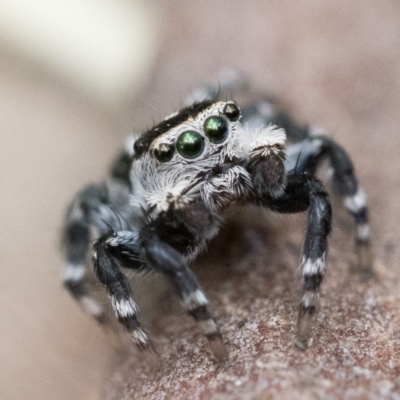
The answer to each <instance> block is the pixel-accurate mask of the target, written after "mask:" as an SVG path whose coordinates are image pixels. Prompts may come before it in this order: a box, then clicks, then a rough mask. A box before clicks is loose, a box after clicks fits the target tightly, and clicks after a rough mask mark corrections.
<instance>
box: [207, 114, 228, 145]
mask: <svg viewBox="0 0 400 400" xmlns="http://www.w3.org/2000/svg"><path fill="white" fill-rule="evenodd" d="M204 133H205V134H206V136H207V137H208V138H209V139H210V142H212V143H222V142H223V141H224V140H225V139H226V138H227V137H228V134H229V129H228V124H227V122H226V120H225V118H222V117H208V118H207V119H206V121H205V122H204Z"/></svg>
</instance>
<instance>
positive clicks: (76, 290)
mask: <svg viewBox="0 0 400 400" xmlns="http://www.w3.org/2000/svg"><path fill="white" fill-rule="evenodd" d="M120 223H121V221H120V220H119V217H118V216H117V214H116V213H115V212H114V211H113V210H112V208H111V207H110V204H109V199H108V197H107V189H106V188H105V187H103V186H101V185H94V184H92V185H87V186H85V187H84V188H83V189H82V190H81V191H80V192H79V193H78V194H77V195H76V197H75V199H74V200H73V202H72V203H71V205H70V207H69V209H68V212H67V215H66V220H65V226H64V230H63V248H64V258H65V264H64V272H63V283H64V286H65V287H66V289H67V290H68V291H69V293H70V294H71V295H72V297H73V298H74V299H75V300H76V301H77V302H78V303H79V305H80V306H81V308H82V309H83V310H84V311H85V312H86V313H87V314H89V315H91V316H93V317H94V318H95V319H96V320H97V321H98V322H100V323H103V322H105V321H106V320H107V316H106V314H105V312H104V310H103V307H102V306H101V304H100V303H99V302H98V301H97V300H96V299H95V298H94V297H93V296H92V295H91V293H90V291H91V290H90V289H91V288H90V285H88V276H87V265H88V261H89V260H88V255H89V251H90V249H91V247H92V241H93V240H94V237H93V233H94V232H96V233H97V234H104V233H106V232H108V230H109V226H114V227H115V226H119V225H120Z"/></svg>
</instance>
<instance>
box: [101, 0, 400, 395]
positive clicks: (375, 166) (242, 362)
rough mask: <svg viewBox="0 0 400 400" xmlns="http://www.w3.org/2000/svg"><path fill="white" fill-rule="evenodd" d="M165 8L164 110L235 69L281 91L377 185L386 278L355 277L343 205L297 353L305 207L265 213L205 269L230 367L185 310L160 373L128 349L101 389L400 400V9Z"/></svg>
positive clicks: (165, 318) (229, 235) (161, 340)
mask: <svg viewBox="0 0 400 400" xmlns="http://www.w3.org/2000/svg"><path fill="white" fill-rule="evenodd" d="M164 6H165V13H166V15H165V17H166V21H167V24H166V26H165V35H164V45H163V47H162V51H161V53H160V56H159V62H158V63H157V67H156V69H155V71H154V79H153V81H152V85H151V87H149V88H148V92H147V97H148V98H149V99H150V100H149V101H150V102H151V103H152V104H155V106H156V108H157V109H158V110H161V111H158V112H159V114H160V116H162V115H164V110H165V111H171V105H172V104H179V103H178V101H179V99H180V98H182V97H183V96H184V94H185V93H186V89H185V88H188V89H189V88H190V87H192V86H193V85H194V83H196V82H198V83H200V82H204V81H209V79H210V76H215V74H216V72H217V71H218V70H219V69H220V68H221V67H225V66H229V67H235V68H238V69H240V70H243V71H245V72H247V73H248V74H249V75H250V76H252V77H253V78H254V80H255V82H256V83H257V84H259V85H260V86H261V87H264V88H266V89H268V90H270V91H272V92H273V93H275V94H276V95H277V96H278V98H279V99H280V100H282V101H283V102H284V103H286V105H287V107H288V108H289V109H290V110H291V112H292V114H294V115H296V116H297V118H298V119H299V120H301V121H307V122H311V123H314V124H317V125H319V126H324V127H325V128H327V129H328V130H329V131H331V132H333V136H334V137H335V138H336V139H337V140H338V141H339V142H340V143H341V144H343V145H344V147H345V148H346V149H347V150H348V152H349V153H350V154H351V155H352V157H353V160H354V162H355V165H356V168H357V171H358V175H359V178H360V181H361V182H362V184H363V186H364V187H365V189H366V192H367V194H368V199H369V204H370V208H371V220H372V233H373V244H374V253H375V257H376V261H375V265H374V268H375V272H376V276H375V278H374V279H372V280H370V281H368V282H364V281H362V279H360V276H359V275H357V274H356V273H352V271H351V265H352V261H353V253H352V236H351V229H350V228H349V227H348V225H347V224H346V222H345V221H346V219H345V217H344V216H343V213H342V212H341V209H340V205H338V204H336V206H335V211H336V212H335V224H334V232H333V237H332V240H331V251H330V255H329V272H328V274H327V276H326V279H325V282H324V284H323V290H322V292H323V294H322V301H321V303H322V304H321V312H320V313H319V315H318V319H317V323H316V330H315V334H314V342H313V344H312V346H311V347H310V348H309V349H308V350H307V351H306V352H302V351H299V350H298V349H297V348H295V347H294V345H293V332H294V325H295V321H296V311H297V302H298V299H299V278H298V276H297V274H296V269H297V265H298V260H299V258H298V257H299V252H300V248H301V243H302V236H301V235H302V229H303V228H302V226H303V225H302V224H303V222H304V219H303V217H290V218H287V219H285V220H283V226H284V229H281V230H279V229H278V228H277V227H276V226H275V227H274V228H268V221H267V219H265V220H264V222H263V221H262V218H261V219H260V218H258V217H257V219H256V220H257V221H258V222H257V225H256V226H255V225H254V220H255V218H254V217H253V218H251V217H249V218H248V221H253V222H249V223H244V224H242V222H243V221H242V222H241V223H237V224H236V225H228V226H227V228H226V229H225V233H223V234H222V235H221V237H220V238H219V239H217V240H216V242H215V243H214V244H213V245H212V246H211V249H210V254H209V256H208V257H205V258H202V259H201V260H200V261H199V262H198V263H197V267H196V271H197V272H198V274H199V278H200V280H201V282H202V284H203V287H204V288H205V289H206V291H207V293H208V294H209V297H210V300H211V304H212V309H213V312H214V315H215V317H216V319H217V321H218V322H219V324H220V326H221V329H222V332H223V334H224V339H225V341H226V343H227V346H228V349H229V351H230V354H231V364H230V365H229V366H228V367H224V368H222V367H219V366H218V365H217V364H216V363H215V361H214V359H213V357H212V354H211V353H210V351H209V349H208V347H207V343H206V341H205V340H204V339H203V338H202V337H201V335H200V334H199V332H198V331H197V329H196V327H195V326H194V323H193V322H192V321H191V320H190V319H189V318H188V317H186V316H185V315H184V314H183V313H182V312H181V311H176V310H179V309H176V308H175V313H172V314H171V313H170V314H169V315H166V314H162V313H160V315H159V317H158V319H157V324H154V326H153V328H152V329H153V332H154V339H155V342H156V344H157V348H158V350H159V352H160V355H161V359H162V363H163V366H162V368H163V369H162V371H161V372H160V373H158V374H156V375H155V376H154V375H153V374H152V372H151V370H150V368H149V367H148V366H147V365H146V364H145V363H143V360H141V359H140V357H138V356H137V355H136V354H134V353H132V354H128V355H127V358H125V361H123V362H121V363H118V365H116V366H115V368H114V369H113V371H112V372H111V378H110V379H109V380H108V382H107V383H106V384H105V387H104V390H103V397H102V398H103V399H104V400H114V399H115V400H116V399H142V398H146V399H254V400H255V399H260V400H261V399H272V398H277V399H278V398H279V399H314V398H315V399H343V398H346V399H381V398H388V399H389V398H390V399H399V398H400V378H399V374H400V359H399V355H400V354H399V346H400V337H399V333H398V329H399V322H400V316H399V308H400V299H399V297H400V294H399V289H398V287H399V276H400V270H399V265H398V263H397V260H398V256H399V246H398V240H399V236H400V229H399V226H398V219H399V217H400V208H399V206H398V198H399V195H400V193H399V192H400V186H399V172H400V158H399V157H398V148H399V145H400V135H399V126H400V113H399V110H400V69H399V65H400V3H398V2H396V1H384V2H377V1H352V2H348V1H345V0H342V1H337V2H315V1H311V0H310V1H302V2H294V1H280V2H255V1H254V2H242V1H230V2H223V1H219V2H212V1H207V2H204V1H201V2H200V1H191V2H168V3H166V4H164ZM157 103H158V104H157ZM146 104H148V102H146V101H142V102H141V106H139V109H142V108H143V112H145V106H146ZM146 113H148V110H147V111H146ZM244 219H246V218H244ZM153 301H154V299H153ZM155 303H156V304H157V300H155ZM161 303H164V300H163V301H161V300H159V304H161ZM164 308H165V304H164ZM167 308H168V307H167Z"/></svg>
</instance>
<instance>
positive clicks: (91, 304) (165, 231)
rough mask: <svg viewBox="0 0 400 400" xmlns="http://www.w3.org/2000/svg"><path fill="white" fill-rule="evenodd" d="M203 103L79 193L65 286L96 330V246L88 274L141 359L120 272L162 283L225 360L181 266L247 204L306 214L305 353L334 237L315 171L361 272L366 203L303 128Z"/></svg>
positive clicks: (253, 108)
mask: <svg viewBox="0 0 400 400" xmlns="http://www.w3.org/2000/svg"><path fill="white" fill-rule="evenodd" d="M203 93H204V91H203ZM208 97H209V99H206V100H203V101H199V102H193V103H192V104H190V105H189V106H187V107H186V108H184V109H182V110H181V111H179V112H178V113H176V114H174V115H172V116H170V117H168V118H166V119H165V120H163V121H162V122H161V123H159V124H158V125H156V126H155V127H153V128H152V129H150V130H148V131H147V132H145V133H143V134H142V135H141V136H140V137H139V138H138V139H137V140H136V141H135V143H134V145H133V143H131V144H130V146H128V147H127V148H126V149H125V150H124V151H123V152H122V153H121V154H120V156H119V157H118V158H117V159H116V161H115V162H114V164H113V166H112V169H111V174H110V175H111V176H110V179H109V180H108V181H107V184H106V185H88V186H86V187H84V188H83V189H82V190H81V191H80V192H79V193H78V195H77V196H76V197H75V199H74V201H73V202H72V203H71V205H70V207H69V209H68V213H67V218H66V226H65V230H64V243H65V257H66V266H65V271H64V282H65V285H66V287H67V288H68V289H69V291H70V292H71V294H72V295H73V296H74V297H75V299H76V300H77V301H78V302H79V303H80V304H81V305H82V307H83V308H84V310H85V311H87V312H88V313H90V314H91V315H93V316H94V317H95V318H97V319H98V321H99V322H104V320H105V313H104V310H103V308H102V306H101V305H100V304H99V303H98V302H97V301H96V300H94V299H93V298H92V297H91V296H90V293H88V290H87V285H86V282H85V270H86V259H87V254H88V252H89V250H90V248H91V243H93V241H94V245H93V249H92V250H93V255H92V263H93V265H94V270H95V273H96V275H97V277H98V279H99V281H100V282H101V283H102V284H103V285H104V286H105V288H106V290H107V293H108V296H109V299H110V303H111V306H112V308H113V310H114V313H115V316H116V318H117V319H118V320H119V322H120V323H121V324H122V325H123V326H124V327H125V328H126V330H127V331H128V332H129V334H130V335H131V337H132V339H133V342H134V343H135V345H136V346H137V347H138V348H139V349H141V350H145V349H148V350H151V349H152V344H151V342H150V340H149V338H148V336H147V335H146V333H145V332H144V331H143V330H142V328H141V325H140V322H139V320H138V318H137V315H138V307H137V306H136V304H135V302H134V299H133V297H132V295H131V288H130V284H129V282H128V279H127V278H126V276H125V275H124V273H123V272H122V270H121V266H123V267H125V268H131V269H141V268H143V266H144V267H145V268H148V269H149V270H153V271H157V272H159V273H161V274H163V275H164V276H166V277H167V278H168V279H169V280H170V281H171V282H172V284H173V285H174V287H175V288H176V290H177V292H178V293H179V295H180V297H181V299H182V303H183V306H184V307H185V309H186V310H187V312H188V313H189V314H190V315H192V316H193V318H194V319H195V321H196V322H197V323H198V326H199V328H200V329H201V331H202V332H203V333H204V335H205V336H206V337H207V338H208V340H209V342H210V344H211V346H212V348H213V350H214V353H215V354H216V356H217V357H218V358H220V359H226V358H227V356H228V355H227V351H226V348H225V345H224V343H223V341H222V336H221V333H220V330H219V328H218V325H217V323H216V322H215V321H214V320H213V319H212V317H211V315H210V313H209V311H208V307H207V304H208V301H207V297H206V295H205V293H204V292H203V290H202V288H201V287H200V284H199V282H198V280H197V278H196V276H195V275H194V273H193V272H192V270H191V268H190V266H189V265H190V262H191V261H192V260H193V259H194V258H195V257H196V256H197V254H198V253H199V252H200V251H201V250H202V249H204V247H205V245H206V243H207V241H209V240H210V239H212V238H213V237H214V236H215V235H216V234H217V233H218V230H219V227H220V224H221V220H222V219H221V218H222V217H221V215H222V214H223V212H224V210H225V209H226V208H228V207H229V206H231V205H234V204H237V205H246V204H253V205H257V206H260V207H266V208H268V209H271V210H273V211H275V212H278V213H298V212H303V211H307V212H308V214H307V227H306V233H305V241H304V245H303V255H302V262H301V269H302V276H303V280H304V286H303V295H302V298H301V300H300V311H299V318H298V326H297V334H296V340H295V342H296V344H297V345H298V346H299V347H301V348H306V347H307V346H308V344H309V340H310V333H311V328H312V319H313V315H314V314H315V312H316V309H317V305H318V297H319V288H320V284H321V282H322V278H323V276H324V273H325V264H326V255H327V250H328V236H329V234H330V232H331V218H332V210H331V204H330V201H329V197H328V194H327V192H326V190H325V188H324V186H323V184H322V183H321V182H320V181H319V180H318V179H316V178H315V176H314V175H315V171H316V168H317V166H318V165H319V163H320V161H321V160H322V159H328V161H329V162H330V164H331V166H332V169H333V181H334V182H333V183H334V189H335V190H336V191H337V192H338V194H339V195H340V196H342V197H343V199H344V205H345V207H346V208H347V210H348V211H349V213H350V214H351V215H352V216H353V217H354V221H355V224H356V227H357V231H356V245H357V254H358V256H359V263H360V265H361V266H362V267H365V268H367V267H369V265H370V253H369V249H370V247H369V242H370V239H369V226H368V220H367V208H366V202H365V196H364V192H363V190H362V189H361V188H360V187H359V185H358V183H357V180H356V177H355V173H354V169H353V166H352V163H351V161H350V159H349V157H348V155H347V154H346V152H345V151H344V150H343V149H342V148H341V147H340V146H339V145H338V144H336V143H335V142H334V141H332V140H331V139H329V138H328V137H326V136H324V135H322V134H318V133H316V132H314V131H313V129H312V128H309V127H301V126H298V125H295V124H294V123H293V122H292V120H291V119H289V117H288V116H287V115H286V114H284V113H281V112H280V111H279V110H277V109H275V107H274V105H273V104H272V103H271V102H269V101H267V100H265V99H258V100H257V101H255V102H254V103H251V104H249V105H246V106H244V107H243V108H242V113H241V112H240V110H239V107H238V105H237V104H236V103H235V102H234V101H220V100H219V99H218V98H217V96H212V95H211V93H210V95H209V96H208ZM298 171H301V172H298ZM143 215H145V217H146V218H143ZM93 228H95V229H93ZM93 232H97V236H93V235H94V233H93Z"/></svg>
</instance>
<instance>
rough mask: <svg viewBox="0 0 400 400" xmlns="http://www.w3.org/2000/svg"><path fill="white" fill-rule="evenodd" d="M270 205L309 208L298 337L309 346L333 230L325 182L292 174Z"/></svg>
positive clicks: (301, 344)
mask: <svg viewBox="0 0 400 400" xmlns="http://www.w3.org/2000/svg"><path fill="white" fill-rule="evenodd" d="M269 207H270V208H271V209H272V210H274V211H278V212H281V213H295V212H301V211H305V210H307V209H308V214H307V230H306V237H305V241H304V247H303V258H302V274H303V279H304V288H303V297H302V299H301V301H300V310H299V318H298V324H297V334H296V339H295V343H296V345H297V346H298V347H300V348H301V349H306V348H307V347H308V346H309V343H310V338H311V331H312V326H313V317H314V315H315V313H316V311H317V308H318V305H319V288H320V285H321V282H322V279H323V276H324V273H325V259H326V254H327V251H328V236H329V234H330V232H331V220H332V209H331V204H330V201H329V197H328V193H327V192H326V190H325V188H324V186H323V185H322V183H321V182H320V181H318V180H317V179H315V178H314V177H312V176H311V175H308V174H303V175H289V176H288V184H287V187H286V190H285V194H284V195H283V196H282V197H281V198H278V199H273V200H271V201H270V203H269Z"/></svg>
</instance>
